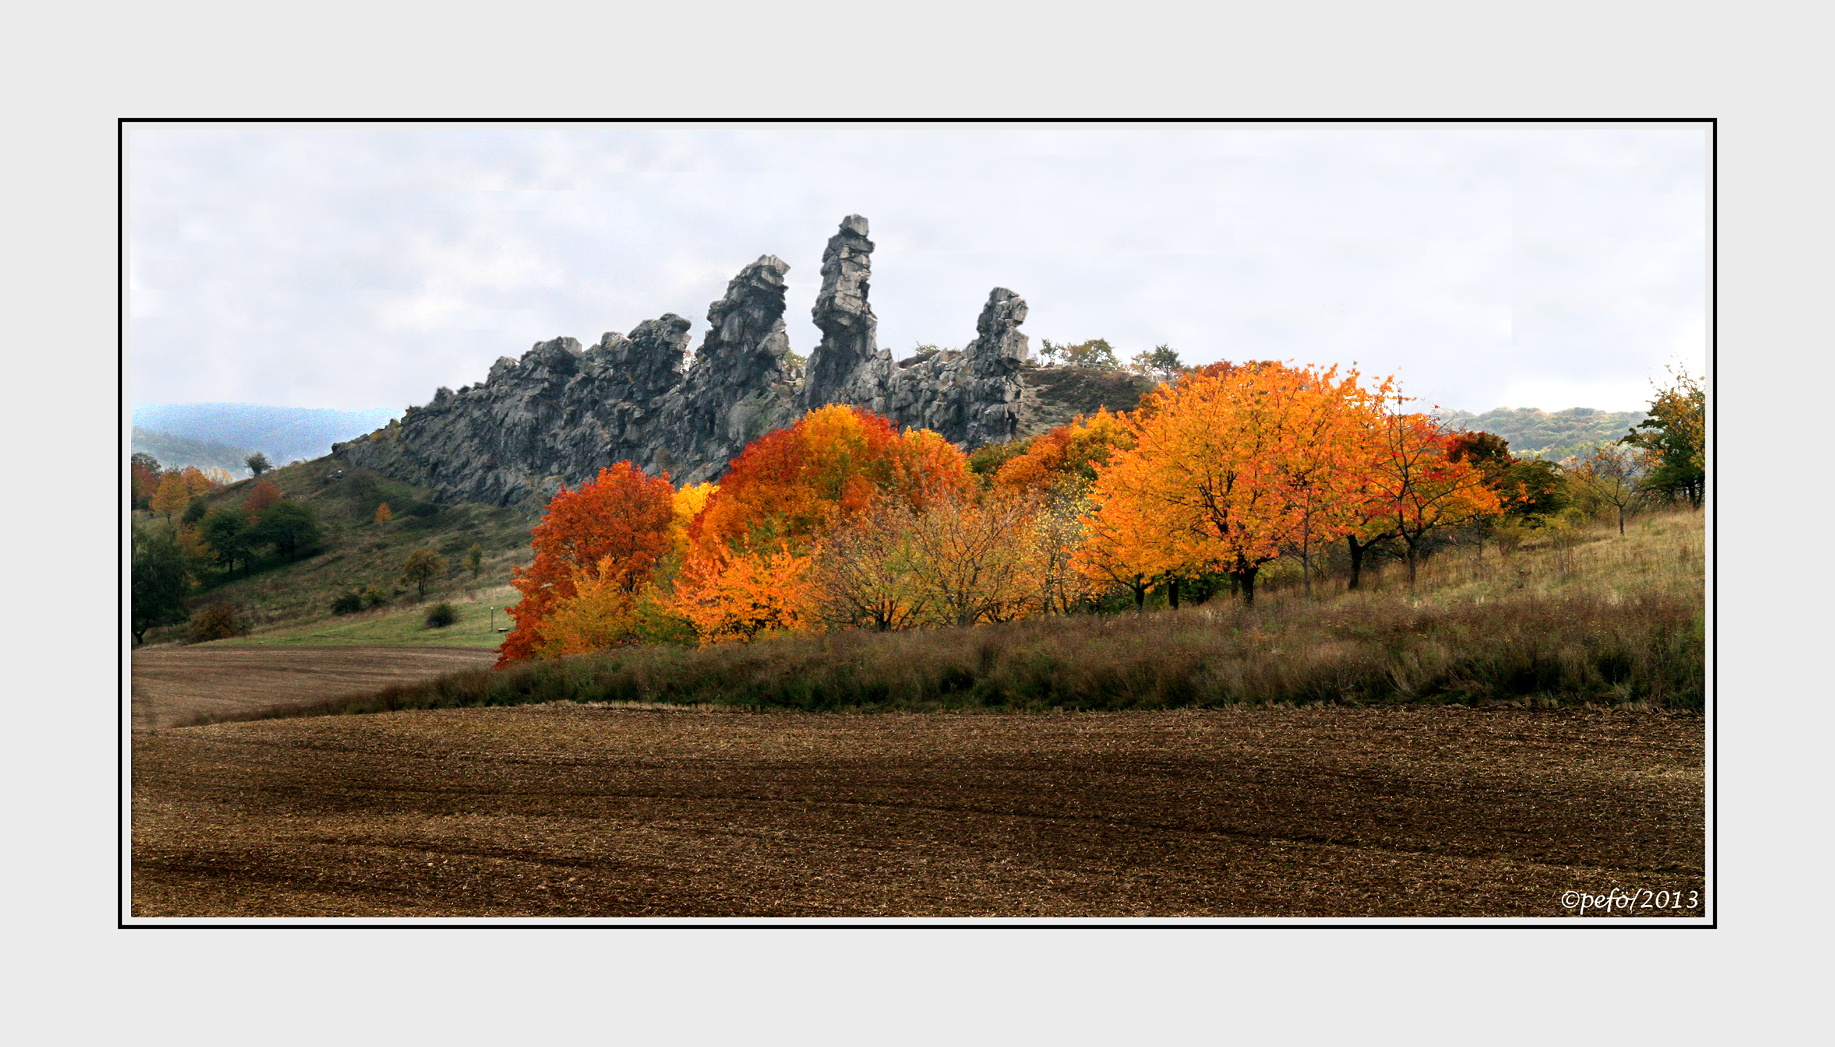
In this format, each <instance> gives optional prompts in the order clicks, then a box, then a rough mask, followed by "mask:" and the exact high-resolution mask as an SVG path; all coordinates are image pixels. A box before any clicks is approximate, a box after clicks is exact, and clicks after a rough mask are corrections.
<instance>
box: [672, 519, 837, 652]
mask: <svg viewBox="0 0 1835 1047" xmlns="http://www.w3.org/2000/svg"><path fill="white" fill-rule="evenodd" d="M810 561H811V556H810V554H808V553H797V552H795V551H794V550H792V549H791V548H790V546H789V544H788V543H785V542H781V541H780V542H778V543H776V546H775V547H774V548H761V547H750V548H745V549H738V550H731V551H728V552H726V553H724V554H720V555H711V556H691V557H690V558H689V560H688V562H687V563H686V564H684V565H683V567H682V573H681V576H680V577H679V578H677V579H676V583H675V592H674V594H673V595H672V596H671V597H670V598H669V600H668V601H667V602H666V604H665V605H664V606H665V607H666V608H667V610H668V611H669V613H671V614H675V615H679V616H681V617H682V618H684V619H686V620H687V621H688V623H689V624H690V625H692V626H694V630H695V635H697V636H698V637H700V639H701V642H702V643H703V644H713V643H728V642H731V641H734V640H755V639H757V638H758V637H760V636H762V635H765V634H768V633H778V632H796V631H799V630H802V629H807V628H809V627H810V625H812V624H813V622H814V619H815V611H814V608H815V598H814V595H813V594H812V592H811V591H810V583H809V573H810Z"/></svg>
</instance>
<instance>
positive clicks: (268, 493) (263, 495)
mask: <svg viewBox="0 0 1835 1047" xmlns="http://www.w3.org/2000/svg"><path fill="white" fill-rule="evenodd" d="M282 498H283V496H282V495H281V493H280V489H279V488H277V487H275V486H274V485H273V484H271V483H269V482H267V481H266V480H257V481H255V486H254V488H253V489H251V490H250V491H249V493H248V497H247V498H245V499H243V501H242V511H243V512H244V513H246V514H247V515H248V518H249V519H250V520H253V519H255V518H256V517H258V516H260V515H261V512H262V510H264V509H266V508H267V507H268V506H270V505H276V504H278V503H279V502H280V501H281V500H282Z"/></svg>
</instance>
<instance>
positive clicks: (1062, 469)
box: [993, 408, 1134, 494]
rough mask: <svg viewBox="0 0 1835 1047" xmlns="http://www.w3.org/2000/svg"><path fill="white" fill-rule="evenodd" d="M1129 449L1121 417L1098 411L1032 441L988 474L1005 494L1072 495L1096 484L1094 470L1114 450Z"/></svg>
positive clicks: (1128, 435) (1129, 436)
mask: <svg viewBox="0 0 1835 1047" xmlns="http://www.w3.org/2000/svg"><path fill="white" fill-rule="evenodd" d="M1133 446H1134V434H1133V432H1132V431H1131V430H1129V428H1128V426H1127V424H1126V422H1125V421H1124V420H1123V416H1121V415H1115V414H1110V413H1109V412H1108V409H1107V408H1102V409H1100V410H1098V411H1097V412H1096V414H1095V415H1093V416H1091V417H1089V418H1085V417H1084V416H1082V415H1078V416H1077V417H1076V418H1075V419H1074V420H1073V421H1072V422H1071V423H1070V424H1069V425H1060V426H1058V427H1057V428H1056V429H1052V430H1050V431H1049V432H1045V433H1041V434H1040V435H1039V436H1038V437H1037V438H1036V439H1034V440H1033V441H1032V442H1031V444H1030V446H1028V447H1027V449H1026V451H1025V453H1023V454H1020V455H1016V456H1015V457H1013V458H1010V459H1008V460H1007V461H1006V462H1005V463H1003V464H1002V465H1001V467H1000V470H999V471H998V472H996V473H995V474H994V481H993V487H994V489H995V490H997V491H1004V492H1007V493H1009V494H1023V493H1026V492H1031V491H1036V492H1039V493H1041V494H1053V493H1077V492H1080V491H1081V490H1083V489H1087V488H1088V486H1089V485H1090V484H1092V483H1094V482H1095V481H1096V467H1097V466H1099V465H1106V464H1108V461H1109V457H1110V456H1111V455H1112V454H1113V453H1114V452H1115V451H1116V450H1126V449H1128V448H1130V447H1133Z"/></svg>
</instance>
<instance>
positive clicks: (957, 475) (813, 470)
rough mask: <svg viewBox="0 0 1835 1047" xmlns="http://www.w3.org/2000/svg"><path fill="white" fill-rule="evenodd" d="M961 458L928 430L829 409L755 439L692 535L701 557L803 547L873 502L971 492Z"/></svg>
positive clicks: (921, 500)
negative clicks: (731, 551) (749, 549)
mask: <svg viewBox="0 0 1835 1047" xmlns="http://www.w3.org/2000/svg"><path fill="white" fill-rule="evenodd" d="M969 484H970V476H969V471H968V460H967V459H966V458H965V457H964V456H963V454H962V452H961V451H959V450H957V449H956V448H955V447H954V446H953V445H951V444H950V443H949V442H948V441H947V440H944V439H943V438H942V437H941V436H938V435H937V434H936V433H933V432H930V431H929V430H924V429H919V430H913V431H910V432H905V433H900V432H899V431H898V430H896V429H894V428H893V426H892V423H891V422H889V421H887V420H886V419H884V418H882V417H880V416H879V415H876V414H874V413H872V412H871V411H865V410H862V409H860V408H857V407H847V406H844V405H841V404H833V405H830V406H828V407H823V408H820V409H818V410H814V411H811V412H809V413H808V414H806V415H804V416H803V417H802V419H801V420H799V421H798V422H797V423H796V424H795V425H792V426H790V427H789V428H788V429H779V430H777V431H776V432H773V433H767V434H765V435H764V436H761V437H759V438H758V439H756V440H754V441H752V442H751V443H750V444H747V445H746V448H745V450H744V451H742V452H740V454H739V457H737V458H735V459H733V461H732V464H731V465H729V466H728V467H727V471H726V475H725V476H724V477H722V478H721V480H720V487H719V490H717V491H716V492H714V494H713V496H712V497H711V498H709V499H708V501H707V507H706V509H705V510H703V511H702V513H701V515H700V516H699V518H697V519H696V520H695V522H694V525H693V527H692V528H691V529H690V536H691V540H692V543H693V545H694V547H695V549H696V550H697V551H698V552H700V553H702V554H709V553H714V552H717V551H720V550H724V549H730V548H737V547H747V546H754V545H756V546H758V547H760V548H769V547H772V546H774V545H775V544H776V543H778V542H786V543H789V545H790V546H791V547H793V548H799V549H800V548H803V547H805V546H807V545H809V544H810V543H811V542H813V541H814V540H816V539H818V538H820V537H821V536H822V535H823V534H826V533H827V532H828V531H829V530H830V529H832V528H833V527H835V526H836V525H838V524H841V523H843V522H845V521H848V520H852V519H854V518H856V517H858V516H860V515H861V514H862V513H864V512H865V511H866V510H867V508H868V507H869V506H871V505H872V504H873V502H874V501H875V500H876V499H878V498H889V499H892V500H895V501H898V502H901V503H904V504H907V505H910V506H912V507H913V508H919V507H921V506H923V505H924V504H925V503H926V502H927V501H929V500H932V499H935V498H936V497H937V496H939V495H944V494H960V493H962V492H964V491H967V490H968V489H969Z"/></svg>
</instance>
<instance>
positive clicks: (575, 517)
mask: <svg viewBox="0 0 1835 1047" xmlns="http://www.w3.org/2000/svg"><path fill="white" fill-rule="evenodd" d="M674 502H675V488H674V487H673V486H672V485H671V484H670V483H669V477H668V476H667V475H663V476H657V477H649V476H645V475H644V474H643V473H642V472H641V471H639V470H638V469H637V468H636V467H634V466H632V465H631V463H630V462H619V463H618V464H617V465H614V466H611V467H610V468H606V469H601V470H599V476H598V479H596V480H594V481H593V482H591V483H587V484H582V485H581V486H580V487H579V488H578V489H577V490H573V491H569V490H567V489H566V488H565V487H563V488H561V491H560V493H559V494H556V495H555V496H554V498H553V499H552V500H551V501H550V502H549V503H548V512H547V514H546V515H545V516H543V517H542V522H541V523H539V524H537V525H536V526H535V532H534V536H533V540H532V541H531V542H530V544H531V545H532V546H533V547H534V549H535V562H533V563H531V564H530V565H529V566H528V567H525V568H519V569H518V570H517V571H516V578H515V580H514V581H512V582H511V583H510V584H512V585H514V586H515V587H516V590H517V591H518V592H520V593H521V594H522V600H520V601H519V602H518V603H517V604H516V606H514V607H512V608H510V618H511V619H512V620H513V621H514V622H515V623H516V627H515V628H514V629H512V630H511V631H510V634H509V635H508V636H507V637H505V638H504V641H503V646H502V648H500V650H499V656H498V659H497V664H498V666H500V667H501V666H504V665H509V664H510V663H512V662H518V661H522V660H524V659H528V658H533V657H535V655H536V654H537V652H538V650H539V649H540V647H541V646H542V637H541V624H542V622H543V621H545V620H546V619H547V618H548V617H549V616H550V615H551V613H552V612H553V611H554V609H555V607H556V606H557V605H558V604H560V603H561V602H562V601H565V600H570V599H572V598H573V597H574V596H575V595H576V593H577V581H578V580H579V579H581V578H588V579H596V580H600V581H602V582H603V581H609V582H611V583H612V584H614V585H616V586H617V587H618V588H619V589H621V590H623V591H624V592H626V593H632V592H635V591H636V590H637V589H638V587H640V586H642V585H643V584H644V583H645V582H647V581H649V580H650V578H651V576H652V575H653V574H654V573H655V571H656V564H657V561H658V560H660V559H662V557H663V556H665V555H666V554H667V553H668V552H669V551H670V548H671V545H672V541H671V535H670V522H671V520H672V519H673V517H674V510H675V505H674Z"/></svg>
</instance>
